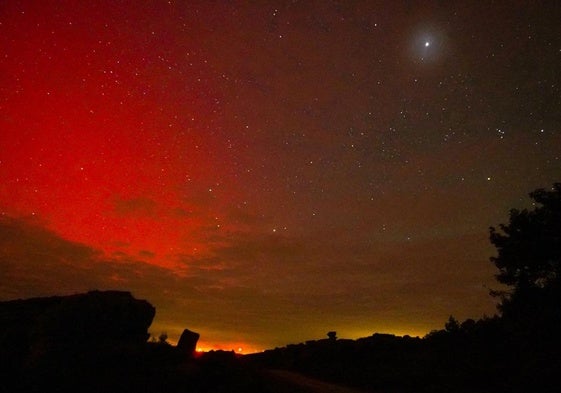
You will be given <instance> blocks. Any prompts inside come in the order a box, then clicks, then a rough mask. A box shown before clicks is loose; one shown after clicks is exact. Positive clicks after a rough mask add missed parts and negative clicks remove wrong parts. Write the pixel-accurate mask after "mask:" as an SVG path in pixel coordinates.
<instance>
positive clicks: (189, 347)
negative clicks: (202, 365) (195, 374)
mask: <svg viewBox="0 0 561 393" xmlns="http://www.w3.org/2000/svg"><path fill="white" fill-rule="evenodd" d="M199 337H200V335H199V333H196V332H192V331H191V330H189V329H185V330H183V333H181V337H179V341H178V343H177V350H178V351H179V352H180V353H181V354H182V355H184V356H187V357H192V356H193V354H194V353H195V350H196V349H197V341H199Z"/></svg>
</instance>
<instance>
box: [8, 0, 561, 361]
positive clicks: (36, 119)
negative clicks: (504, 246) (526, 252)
mask: <svg viewBox="0 0 561 393" xmlns="http://www.w3.org/2000/svg"><path fill="white" fill-rule="evenodd" d="M526 3H527V2H522V1H520V2H517V1H504V2H502V1H499V2H487V1H486V2H477V1H465V2H463V1H457V2H454V1H435V2H414V1H406V2H398V1H383V2H375V1H327V0H324V1H296V0H293V1H284V2H283V1H281V2H279V1H253V2H246V1H239V2H238V1H63V0H62V1H61V0H57V1H47V0H36V1H17V0H10V1H2V2H1V4H0V42H1V46H0V214H1V216H0V300H10V299H16V298H22V297H31V296H46V295H55V294H70V293H75V292H83V291H87V290H91V289H122V290H130V291H132V292H133V294H134V295H135V296H136V297H138V298H145V299H148V300H149V301H150V302H151V303H152V304H153V305H154V306H155V307H156V309H157V313H156V318H155V321H154V323H153V325H152V327H151V332H152V333H153V334H155V335H156V336H157V335H159V334H160V333H161V332H167V333H168V335H169V336H170V339H171V340H172V341H174V340H177V338H178V335H179V334H180V332H181V331H182V329H183V328H186V327H187V328H189V329H191V330H195V331H197V332H199V333H201V336H202V337H201V341H200V347H201V348H203V349H210V348H222V349H227V350H229V349H235V350H238V349H239V348H242V351H243V352H251V351H255V350H261V349H266V348H272V347H275V346H280V345H285V344H288V343H297V342H302V341H304V340H308V339H316V338H323V337H324V336H325V334H326V332H328V331H330V330H336V331H337V334H338V336H339V337H346V338H356V337H364V336H368V335H371V334H372V333H374V332H387V333H394V334H400V335H402V334H410V335H421V336H422V335H424V334H426V333H427V332H429V331H430V330H432V329H438V328H441V327H442V326H443V324H444V322H445V321H446V320H447V318H448V316H449V315H450V314H453V315H454V316H455V317H456V318H457V319H459V320H463V319H465V318H474V319H476V318H480V317H482V316H483V315H484V314H487V315H492V314H494V313H495V300H494V299H493V298H492V297H491V296H489V289H490V288H496V287H497V284H496V282H495V280H494V276H493V275H494V273H495V269H494V266H493V265H492V263H491V262H489V257H490V256H492V255H494V250H493V248H492V246H491V245H490V243H489V241H488V228H489V226H491V225H495V226H496V225H497V224H499V223H501V222H507V221H508V211H509V209H510V208H513V207H517V208H521V207H530V206H531V205H530V200H529V198H528V197H527V194H528V192H530V191H532V190H534V189H535V188H538V187H550V186H551V185H552V183H554V182H555V181H561V27H560V26H561V25H560V21H561V4H559V3H558V2H555V1H549V2H544V4H546V5H538V4H539V2H531V3H532V4H533V5H528V4H526Z"/></svg>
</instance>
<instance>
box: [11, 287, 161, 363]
mask: <svg viewBox="0 0 561 393" xmlns="http://www.w3.org/2000/svg"><path fill="white" fill-rule="evenodd" d="M155 312H156V311H155V309H154V307H153V306H152V305H150V303H148V302H147V301H145V300H138V299H135V298H134V297H133V296H132V295H131V294H130V292H122V291H103V292H102V291H92V292H88V293H86V294H78V295H71V296H55V297H47V298H34V299H27V300H14V301H8V302H0V352H1V354H0V358H4V357H6V359H11V360H12V361H13V360H16V363H17V360H19V361H20V363H21V362H25V363H27V362H29V361H34V360H36V359H37V358H41V357H44V356H45V355H51V354H57V355H64V354H69V355H72V356H74V355H75V354H76V353H80V352H86V353H91V352H92V351H99V350H104V349H107V348H115V347H119V346H121V347H122V346H128V347H134V346H139V345H142V344H143V343H145V342H146V340H147V339H148V337H149V334H148V327H149V326H150V324H151V323H152V320H153V318H154V315H155ZM20 365H22V364H20Z"/></svg>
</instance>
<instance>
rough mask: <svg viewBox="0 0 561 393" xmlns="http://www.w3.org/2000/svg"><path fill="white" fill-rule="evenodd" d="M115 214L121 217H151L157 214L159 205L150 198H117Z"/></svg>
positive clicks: (114, 206)
mask: <svg viewBox="0 0 561 393" xmlns="http://www.w3.org/2000/svg"><path fill="white" fill-rule="evenodd" d="M113 208H114V213H115V214H117V215H120V216H142V217H146V216H148V217H151V216H154V215H155V214H156V208H157V203H156V202H155V201H154V200H153V199H150V198H145V197H136V198H127V199H121V198H115V199H114V205H113Z"/></svg>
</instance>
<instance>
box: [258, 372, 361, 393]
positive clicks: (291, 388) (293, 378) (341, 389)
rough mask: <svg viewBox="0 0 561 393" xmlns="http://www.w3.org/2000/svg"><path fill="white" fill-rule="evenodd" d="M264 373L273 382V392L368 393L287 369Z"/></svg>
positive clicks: (271, 388)
mask: <svg viewBox="0 0 561 393" xmlns="http://www.w3.org/2000/svg"><path fill="white" fill-rule="evenodd" d="M264 373H265V374H266V375H267V377H268V379H269V380H270V382H271V386H268V388H269V391H270V392H271V393H288V392H291V393H367V392H365V391H363V390H358V389H353V388H349V387H345V386H340V385H335V384H332V383H329V382H324V381H319V380H317V379H313V378H310V377H305V376H303V375H300V374H297V373H293V372H290V371H285V370H267V371H264Z"/></svg>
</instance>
